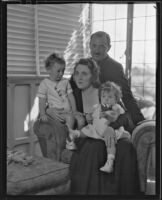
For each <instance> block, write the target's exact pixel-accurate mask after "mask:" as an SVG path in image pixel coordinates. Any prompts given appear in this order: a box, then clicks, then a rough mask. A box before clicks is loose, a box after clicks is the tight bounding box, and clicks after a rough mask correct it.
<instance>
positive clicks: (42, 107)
mask: <svg viewBox="0 0 162 200" xmlns="http://www.w3.org/2000/svg"><path fill="white" fill-rule="evenodd" d="M45 108H46V99H45V98H40V97H39V112H40V120H42V121H47V120H48V118H47V115H46V112H45Z"/></svg>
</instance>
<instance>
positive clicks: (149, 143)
mask: <svg viewBox="0 0 162 200" xmlns="http://www.w3.org/2000/svg"><path fill="white" fill-rule="evenodd" d="M132 142H133V144H134V146H135V148H136V150H137V159H138V166H139V176H140V185H141V191H143V192H145V191H146V183H147V168H148V166H147V165H148V159H149V154H150V151H151V149H152V147H153V146H155V121H154V120H146V121H144V122H142V123H141V124H140V125H139V126H137V127H136V128H135V130H134V131H133V133H132Z"/></svg>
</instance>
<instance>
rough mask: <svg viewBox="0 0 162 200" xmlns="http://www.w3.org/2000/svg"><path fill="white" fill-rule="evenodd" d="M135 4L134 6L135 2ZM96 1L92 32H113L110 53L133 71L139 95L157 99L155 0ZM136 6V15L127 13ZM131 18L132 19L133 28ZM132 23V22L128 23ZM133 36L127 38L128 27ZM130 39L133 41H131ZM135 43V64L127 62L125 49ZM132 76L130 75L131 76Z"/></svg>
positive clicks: (132, 81) (133, 58) (132, 56)
mask: <svg viewBox="0 0 162 200" xmlns="http://www.w3.org/2000/svg"><path fill="white" fill-rule="evenodd" d="M132 5H133V8H131V6H132ZM132 5H131V4H108V3H106V4H92V32H95V31H99V30H103V31H105V32H107V33H109V34H110V37H111V41H112V42H111V43H112V47H111V49H110V52H109V54H110V56H112V57H113V58H115V59H116V60H117V61H119V62H120V63H122V65H123V67H124V69H125V72H126V74H127V70H128V69H130V71H131V82H130V83H131V88H132V91H133V93H134V95H136V96H142V97H145V98H147V99H148V100H153V101H155V76H156V60H155V57H156V43H155V41H156V9H155V4H132ZM130 9H133V12H132V18H129V17H130V16H128V15H127V13H128V12H129V13H130ZM129 20H132V27H131V29H130V27H127V26H129V23H128V22H129ZM127 24H128V25H127ZM128 29H129V31H130V33H129V34H132V40H131V41H130V42H129V38H127V35H128V33H127V30H128ZM128 42H129V43H128ZM127 46H131V48H132V54H131V58H132V60H131V63H130V65H131V66H126V59H128V58H127V56H126V55H125V50H126V47H127ZM128 78H129V77H128Z"/></svg>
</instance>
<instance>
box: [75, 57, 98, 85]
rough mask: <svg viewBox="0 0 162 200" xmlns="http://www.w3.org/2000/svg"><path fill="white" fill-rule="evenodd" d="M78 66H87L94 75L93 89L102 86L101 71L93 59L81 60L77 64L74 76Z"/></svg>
mask: <svg viewBox="0 0 162 200" xmlns="http://www.w3.org/2000/svg"><path fill="white" fill-rule="evenodd" d="M78 65H86V66H87V67H88V69H89V70H90V72H91V74H92V85H93V87H95V88H98V87H99V86H100V81H99V73H100V71H99V67H98V65H97V63H96V62H95V61H94V60H93V59H92V58H81V59H80V60H79V61H78V62H76V63H75V67H74V73H73V74H74V75H75V71H76V68H77V66H78Z"/></svg>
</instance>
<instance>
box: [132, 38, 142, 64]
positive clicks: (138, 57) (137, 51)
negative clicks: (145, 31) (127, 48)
mask: <svg viewBox="0 0 162 200" xmlns="http://www.w3.org/2000/svg"><path fill="white" fill-rule="evenodd" d="M144 59H145V58H144V41H140V42H139V41H133V47H132V63H144Z"/></svg>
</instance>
